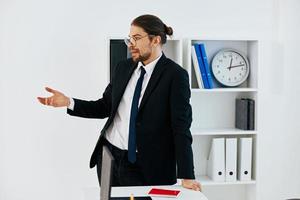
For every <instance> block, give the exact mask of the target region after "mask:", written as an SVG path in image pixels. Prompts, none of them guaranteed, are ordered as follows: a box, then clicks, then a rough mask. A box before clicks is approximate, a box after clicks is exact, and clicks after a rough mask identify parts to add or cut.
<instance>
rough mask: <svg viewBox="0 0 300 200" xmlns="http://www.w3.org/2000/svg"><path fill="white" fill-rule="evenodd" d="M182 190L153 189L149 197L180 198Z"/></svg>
mask: <svg viewBox="0 0 300 200" xmlns="http://www.w3.org/2000/svg"><path fill="white" fill-rule="evenodd" d="M179 194H180V190H167V189H160V188H152V189H151V190H150V191H149V192H148V195H149V196H160V197H178V196H179Z"/></svg>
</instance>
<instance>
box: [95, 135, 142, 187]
mask: <svg viewBox="0 0 300 200" xmlns="http://www.w3.org/2000/svg"><path fill="white" fill-rule="evenodd" d="M104 140H105V141H104V145H105V146H107V147H108V149H109V150H110V152H111V154H112V155H113V157H114V159H115V160H114V163H113V172H112V173H113V175H112V186H143V185H147V183H146V182H145V179H144V176H143V174H142V171H141V168H140V165H139V160H140V159H139V155H138V153H137V161H136V162H135V163H134V164H132V163H130V162H129V161H128V157H127V156H128V151H127V150H122V149H119V148H117V147H115V146H113V145H112V144H110V143H109V142H108V141H107V140H106V139H104ZM101 163H102V159H99V160H98V163H97V175H98V181H99V185H100V184H101Z"/></svg>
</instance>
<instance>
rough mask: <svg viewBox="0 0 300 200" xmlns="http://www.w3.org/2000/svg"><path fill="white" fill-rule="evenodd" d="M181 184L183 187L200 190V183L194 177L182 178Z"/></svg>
mask: <svg viewBox="0 0 300 200" xmlns="http://www.w3.org/2000/svg"><path fill="white" fill-rule="evenodd" d="M181 184H182V186H183V187H184V188H187V189H192V190H195V191H200V192H201V191H202V188H201V184H200V183H199V182H197V181H196V180H194V179H182V181H181Z"/></svg>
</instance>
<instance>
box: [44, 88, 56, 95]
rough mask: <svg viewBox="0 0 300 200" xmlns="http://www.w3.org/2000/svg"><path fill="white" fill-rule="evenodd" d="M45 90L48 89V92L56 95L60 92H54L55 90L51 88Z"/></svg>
mask: <svg viewBox="0 0 300 200" xmlns="http://www.w3.org/2000/svg"><path fill="white" fill-rule="evenodd" d="M45 89H46V90H47V91H48V92H51V93H52V94H55V93H57V92H58V91H57V90H54V89H52V88H49V87H45Z"/></svg>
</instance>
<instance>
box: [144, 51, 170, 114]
mask: <svg viewBox="0 0 300 200" xmlns="http://www.w3.org/2000/svg"><path fill="white" fill-rule="evenodd" d="M166 61H167V58H166V56H165V55H164V54H162V56H161V58H160V59H159V60H158V62H157V64H156V66H155V68H154V70H153V72H152V75H151V78H150V80H149V82H148V85H147V87H146V90H145V93H144V95H143V98H142V101H141V104H140V106H139V110H141V109H142V107H143V106H144V105H145V102H146V101H147V99H148V98H149V96H150V94H151V93H152V91H153V89H154V88H155V86H156V85H157V83H158V81H159V78H160V76H161V74H162V72H163V71H164V70H165V64H166Z"/></svg>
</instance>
